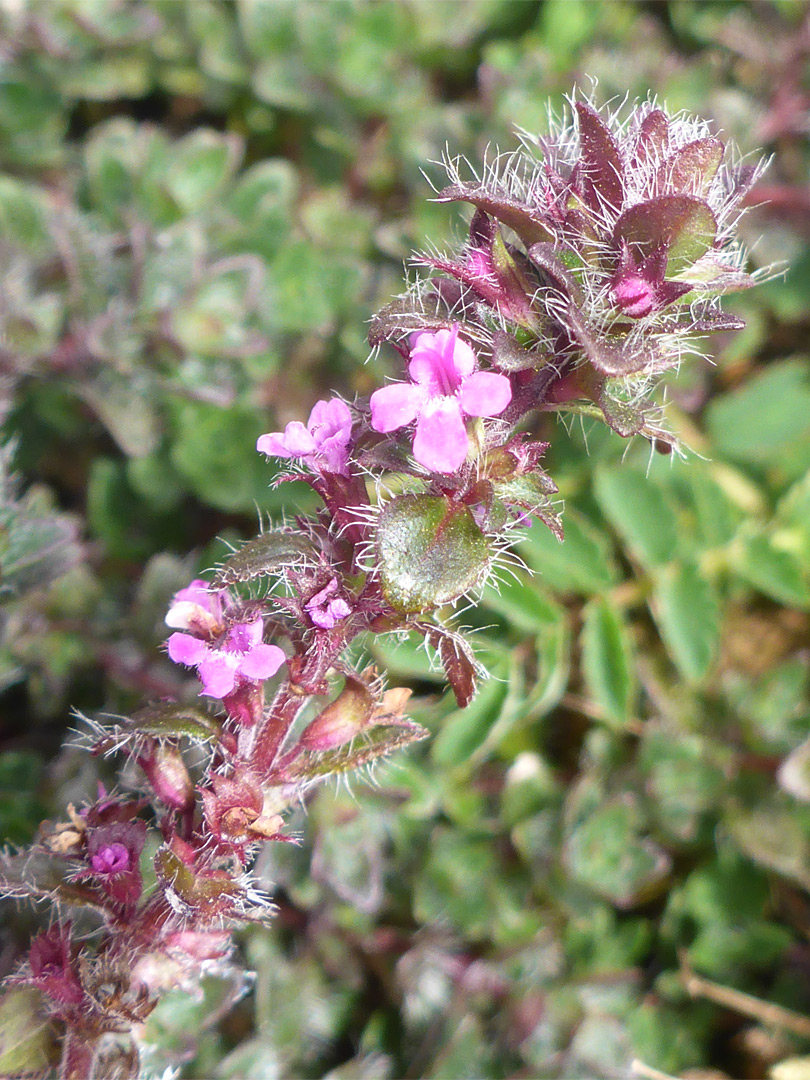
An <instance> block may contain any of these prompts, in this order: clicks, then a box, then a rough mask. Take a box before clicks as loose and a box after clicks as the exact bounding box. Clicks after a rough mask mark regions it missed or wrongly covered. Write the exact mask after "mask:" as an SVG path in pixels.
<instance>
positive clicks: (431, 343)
mask: <svg viewBox="0 0 810 1080" xmlns="http://www.w3.org/2000/svg"><path fill="white" fill-rule="evenodd" d="M474 370H475V353H474V352H473V351H472V349H471V348H470V346H469V345H468V344H467V343H466V342H464V341H459V338H458V323H455V324H454V325H453V329H452V330H438V331H437V332H436V333H435V334H428V333H426V334H418V335H417V336H416V340H415V342H414V346H413V349H412V350H411V359H410V363H409V364H408V372H409V374H410V376H411V378H412V379H413V380H414V382H416V383H418V384H419V385H420V386H423V387H424V388H425V389H426V390H427V391H428V392H429V393H430V395H431V396H432V397H437V396H442V397H445V396H449V395H451V394H455V392H456V391H457V390H458V388H459V385H460V383H461V380H462V379H463V378H465V377H466V376H467V375H469V374H470V373H471V372H472V371H474Z"/></svg>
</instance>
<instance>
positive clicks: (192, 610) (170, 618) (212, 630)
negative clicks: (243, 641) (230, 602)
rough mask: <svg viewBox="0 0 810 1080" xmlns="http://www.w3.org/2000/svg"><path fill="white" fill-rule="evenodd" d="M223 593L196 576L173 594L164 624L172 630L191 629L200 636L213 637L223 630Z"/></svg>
mask: <svg viewBox="0 0 810 1080" xmlns="http://www.w3.org/2000/svg"><path fill="white" fill-rule="evenodd" d="M222 601H223V593H222V591H221V590H219V591H217V590H212V589H211V586H210V585H209V584H208V582H207V581H202V580H201V579H200V578H196V579H195V580H194V581H192V583H191V584H190V585H187V586H186V588H185V589H181V590H180V591H179V592H177V593H175V594H174V599H173V600H172V606H171V607H170V608H169V610H168V612H167V613H166V625H167V626H171V627H172V629H173V630H191V631H192V632H193V633H195V634H199V635H200V636H202V637H214V636H215V635H217V634H221V633H222V631H223V630H224V622H223V603H222Z"/></svg>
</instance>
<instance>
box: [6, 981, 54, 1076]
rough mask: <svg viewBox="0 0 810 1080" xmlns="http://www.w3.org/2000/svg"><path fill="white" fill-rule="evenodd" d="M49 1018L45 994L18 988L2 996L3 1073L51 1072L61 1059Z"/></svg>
mask: <svg viewBox="0 0 810 1080" xmlns="http://www.w3.org/2000/svg"><path fill="white" fill-rule="evenodd" d="M46 1016H47V1014H46V1012H45V1008H44V1003H43V1000H42V995H41V994H40V992H39V991H38V990H35V989H33V988H32V987H27V986H26V987H16V988H14V989H11V990H7V991H6V993H5V994H3V996H2V997H0V1074H2V1075H3V1076H9V1077H10V1076H20V1077H24V1076H44V1075H45V1074H46V1073H50V1071H51V1069H52V1068H53V1067H54V1066H55V1065H56V1063H57V1062H58V1060H59V1044H58V1042H57V1039H56V1032H55V1031H54V1029H53V1028H52V1026H51V1024H50V1023H49V1021H48V1020H47V1019H46Z"/></svg>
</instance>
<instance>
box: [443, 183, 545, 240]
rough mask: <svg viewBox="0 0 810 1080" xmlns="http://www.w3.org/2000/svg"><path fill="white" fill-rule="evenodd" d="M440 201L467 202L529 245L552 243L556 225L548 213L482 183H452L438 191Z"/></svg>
mask: <svg viewBox="0 0 810 1080" xmlns="http://www.w3.org/2000/svg"><path fill="white" fill-rule="evenodd" d="M437 202H468V203H471V204H472V205H473V206H475V207H477V208H478V209H479V210H483V211H484V212H485V213H487V214H490V215H491V216H492V217H494V218H497V220H498V221H500V222H501V224H503V225H507V226H508V227H509V228H510V229H512V231H513V232H516V233H517V235H518V236H519V237H520V239H521V240H522V241H523V243H524V244H526V245H527V246H528V245H529V244H535V243H537V242H538V241H539V240H553V239H554V231H553V223H552V220H551V218H550V217H549V215H548V214H546V213H545V212H544V211H543V210H541V209H540V208H539V207H536V206H528V205H527V204H526V203H524V202H520V201H519V200H518V199H513V198H511V197H510V196H508V195H504V194H502V193H501V192H498V191H489V190H487V189H486V188H485V187H483V186H481V185H479V184H451V185H450V186H449V187H446V188H444V190H443V191H440V192H439V195H438V198H437Z"/></svg>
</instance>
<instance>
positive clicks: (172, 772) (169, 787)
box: [139, 742, 194, 810]
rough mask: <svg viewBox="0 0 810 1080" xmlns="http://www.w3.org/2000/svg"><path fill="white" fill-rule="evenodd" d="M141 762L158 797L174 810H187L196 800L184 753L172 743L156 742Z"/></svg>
mask: <svg viewBox="0 0 810 1080" xmlns="http://www.w3.org/2000/svg"><path fill="white" fill-rule="evenodd" d="M139 764H140V766H141V768H142V769H143V771H144V772H145V773H146V778H147V780H148V781H149V783H150V784H151V785H152V789H153V790H154V792H155V794H156V795H157V797H158V798H159V799H160V800H161V802H163V803H165V804H166V806H170V807H171V808H172V809H173V810H187V809H188V808H189V807H190V806H191V805H192V804H193V802H194V785H193V783H192V782H191V777H190V776H189V774H188V769H187V768H186V765H185V762H184V761H183V755H182V754H181V753H180V750H179V748H178V747H177V746H174V745H173V744H172V743H166V742H161V743H156V744H155V745H154V747H153V748H152V749H151V750H149V751H148V752H147V753H146V754H144V755H143V756H142V757H141V758H140V760H139Z"/></svg>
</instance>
